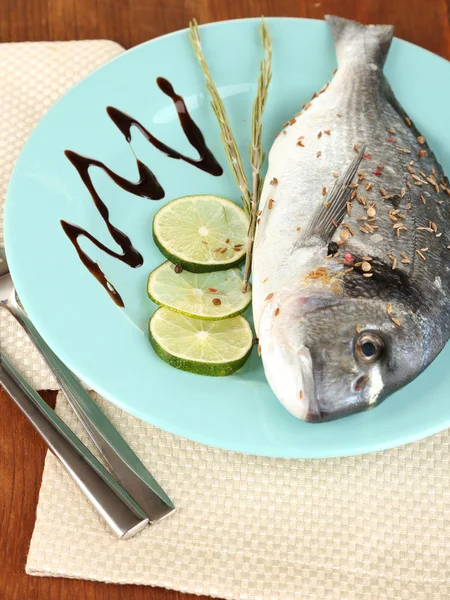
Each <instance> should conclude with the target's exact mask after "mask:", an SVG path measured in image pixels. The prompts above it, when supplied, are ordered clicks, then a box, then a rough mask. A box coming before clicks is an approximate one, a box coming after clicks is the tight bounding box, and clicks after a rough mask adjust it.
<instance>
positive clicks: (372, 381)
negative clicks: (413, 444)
mask: <svg viewBox="0 0 450 600" xmlns="http://www.w3.org/2000/svg"><path fill="white" fill-rule="evenodd" d="M277 309H278V310H277ZM389 313H390V314H389ZM259 343H260V346H261V356H262V359H263V363H264V370H265V373H266V376H267V379H268V381H269V384H270V386H271V387H272V390H273V391H274V393H275V395H276V396H277V397H278V399H279V400H280V401H281V403H282V404H283V405H284V406H285V407H286V408H287V410H288V411H289V412H291V413H292V414H293V415H294V416H296V417H298V418H301V419H304V420H305V421H312V422H320V421H327V420H331V419H336V418H339V417H343V416H346V415H348V414H351V413H354V412H358V411H361V410H367V409H370V408H373V407H374V406H376V405H377V404H378V403H379V402H380V401H381V400H383V399H384V398H385V397H387V396H388V395H389V394H391V393H392V392H393V391H395V390H396V389H399V388H400V387H402V386H403V385H405V384H406V383H407V382H408V381H411V380H412V379H413V378H414V377H415V376H416V375H418V374H419V373H420V372H421V371H422V370H423V368H424V367H425V366H426V364H424V357H425V356H426V347H425V346H426V337H425V335H424V332H423V331H422V324H421V323H420V320H419V319H418V317H416V316H415V314H414V313H412V311H411V310H410V308H409V307H408V305H407V302H406V299H405V302H404V303H402V302H396V303H395V304H394V305H392V307H391V306H390V305H387V304H386V302H385V301H382V300H380V299H377V298H376V297H375V298H370V299H368V298H338V297H336V296H334V297H330V298H327V297H323V296H321V295H317V296H314V295H312V296H307V297H305V296H304V295H302V294H301V293H297V294H296V293H292V294H290V295H289V296H284V298H283V300H282V301H281V300H280V298H278V299H277V297H276V295H275V296H274V298H273V299H272V300H271V302H270V303H268V306H266V308H265V310H264V313H263V315H262V318H261V322H260V330H259Z"/></svg>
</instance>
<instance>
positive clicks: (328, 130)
mask: <svg viewBox="0 0 450 600" xmlns="http://www.w3.org/2000/svg"><path fill="white" fill-rule="evenodd" d="M323 132H324V133H326V134H327V135H331V130H330V129H324V130H323Z"/></svg>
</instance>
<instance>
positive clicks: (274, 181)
mask: <svg viewBox="0 0 450 600" xmlns="http://www.w3.org/2000/svg"><path fill="white" fill-rule="evenodd" d="M277 183H278V179H277V178H276V177H272V179H271V180H270V183H269V185H277Z"/></svg>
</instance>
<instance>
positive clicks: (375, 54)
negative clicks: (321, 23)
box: [325, 15, 394, 69]
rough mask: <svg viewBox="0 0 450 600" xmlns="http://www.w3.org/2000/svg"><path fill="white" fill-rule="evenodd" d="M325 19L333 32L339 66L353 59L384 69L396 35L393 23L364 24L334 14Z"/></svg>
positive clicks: (353, 60)
mask: <svg viewBox="0 0 450 600" xmlns="http://www.w3.org/2000/svg"><path fill="white" fill-rule="evenodd" d="M325 19H326V21H327V23H328V25H329V26H330V27H331V31H332V32H333V37H334V45H335V46H336V55H337V60H338V66H342V65H343V64H344V63H346V62H349V61H352V62H364V63H366V64H371V65H376V66H377V67H378V68H379V69H382V67H383V65H384V63H385V60H386V56H387V54H388V52H389V47H390V45H391V42H392V38H393V37H394V27H393V26H392V25H362V24H361V23H358V22H357V21H351V20H349V19H343V18H342V17H335V16H332V15H326V16H325Z"/></svg>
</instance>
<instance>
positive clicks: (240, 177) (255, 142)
mask: <svg viewBox="0 0 450 600" xmlns="http://www.w3.org/2000/svg"><path fill="white" fill-rule="evenodd" d="M259 32H260V36H261V42H262V45H263V48H264V51H265V57H264V58H263V60H262V61H261V63H260V70H259V77H258V84H257V90H256V97H255V100H254V102H253V109H252V141H251V145H250V148H249V155H250V164H251V167H252V193H250V190H249V185H248V179H247V175H246V174H245V169H244V165H243V163H242V157H241V154H240V152H239V148H238V146H237V143H236V139H235V137H234V135H233V131H232V129H231V125H230V122H229V120H228V117H227V113H226V110H225V106H224V104H223V102H222V99H221V97H220V95H219V92H218V90H217V87H216V85H215V83H214V81H213V78H212V76H211V72H210V70H209V67H208V64H207V62H206V58H205V55H204V54H203V50H202V45H201V38H200V30H199V28H198V23H197V21H196V20H195V19H193V20H192V21H191V22H190V23H189V39H190V41H191V44H192V47H193V48H194V52H195V55H196V57H197V60H198V62H199V63H200V66H201V68H202V71H203V74H204V76H205V79H206V89H207V90H208V92H209V95H210V97H211V107H212V109H213V111H214V114H215V115H216V119H217V121H218V123H219V127H220V134H221V138H222V143H223V146H224V149H225V154H226V157H227V160H228V163H229V165H230V168H231V172H232V173H233V176H234V179H235V181H236V185H237V187H238V189H239V191H240V193H241V196H242V202H243V205H244V210H245V212H246V213H247V215H248V217H249V221H250V223H249V231H248V239H247V254H246V259H245V268H244V279H243V284H242V291H243V292H246V291H247V288H248V280H249V278H250V273H251V265H252V256H253V242H254V237H255V230H256V211H257V209H258V204H259V197H260V194H261V189H262V183H263V178H262V176H261V174H260V172H261V167H262V164H263V162H264V152H263V149H262V116H263V113H264V108H265V105H266V101H267V95H268V90H269V84H270V80H271V78H272V73H271V64H272V36H271V34H270V30H269V28H268V26H267V25H266V23H265V21H264V18H262V21H261V26H260V28H259Z"/></svg>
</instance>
